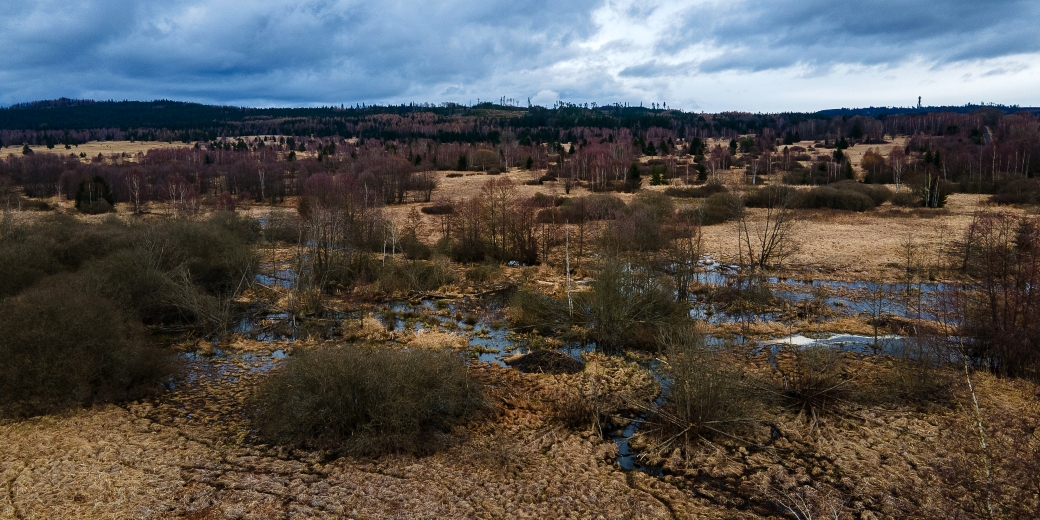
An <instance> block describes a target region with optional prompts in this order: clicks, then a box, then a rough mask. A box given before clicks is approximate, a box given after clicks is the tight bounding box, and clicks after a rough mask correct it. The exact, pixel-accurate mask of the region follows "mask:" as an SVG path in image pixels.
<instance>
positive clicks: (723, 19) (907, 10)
mask: <svg viewBox="0 0 1040 520" xmlns="http://www.w3.org/2000/svg"><path fill="white" fill-rule="evenodd" d="M683 18H684V23H682V24H681V25H679V26H678V27H677V28H676V30H677V32H678V33H679V34H680V35H681V36H680V37H679V38H677V39H674V40H671V41H667V42H663V43H662V44H661V45H660V50H661V51H663V52H677V51H678V50H680V49H683V48H687V47H689V46H691V45H694V44H699V43H706V42H707V43H710V44H712V45H713V46H714V47H716V48H718V49H720V50H721V51H722V53H721V55H720V56H718V57H714V58H710V59H707V60H704V61H703V63H702V65H701V71H702V72H718V71H723V70H746V71H760V70H769V69H776V68H784V67H789V66H792V65H796V64H799V65H810V66H817V67H820V66H822V67H827V66H830V65H833V64H839V63H854V64H863V65H887V64H898V63H901V62H904V61H906V60H907V59H911V58H922V59H924V60H925V61H928V62H932V63H936V64H947V63H954V62H960V61H968V60H975V59H985V58H995V57H1002V56H1007V55H1011V54H1017V53H1031V52H1037V51H1040V38H1037V37H1036V32H1035V24H1036V21H1037V20H1040V3H1037V2H1035V1H1032V0H1028V1H1027V0H994V1H989V2H978V1H977V0H942V1H934V0H910V1H900V2H896V1H891V0H864V1H860V2H835V1H833V0H801V1H798V2H783V3H781V2H759V1H742V2H731V3H712V4H710V5H699V6H696V7H693V8H690V9H688V10H687V11H686V12H685V13H684V16H683Z"/></svg>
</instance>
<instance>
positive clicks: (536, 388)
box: [0, 363, 749, 518]
mask: <svg viewBox="0 0 1040 520" xmlns="http://www.w3.org/2000/svg"><path fill="white" fill-rule="evenodd" d="M611 367H613V364H611V363H607V364H606V365H605V366H604V369H605V370H606V371H605V372H604V373H603V378H602V380H603V382H604V383H606V382H608V381H613V380H615V379H617V380H618V381H628V380H629V378H626V377H621V376H614V375H610V374H614V372H617V371H618V370H620V368H619V367H614V368H611ZM473 370H474V372H475V375H476V376H477V377H478V378H480V379H481V380H483V381H484V382H485V383H488V384H489V385H491V388H492V389H493V390H492V394H493V395H492V399H493V400H494V402H495V404H496V406H495V409H496V410H497V412H495V416H494V418H493V419H492V420H491V421H490V422H487V423H483V424H475V425H474V426H473V427H471V428H470V429H464V430H460V431H457V432H455V437H456V438H458V439H459V443H458V444H457V445H455V446H453V447H451V448H450V449H448V450H447V451H445V452H442V453H438V454H436V455H432V456H429V457H425V458H414V457H410V456H387V457H382V458H380V459H376V460H369V459H354V458H342V459H335V460H328V461H327V460H324V459H323V458H322V457H321V456H320V454H309V453H290V452H286V451H283V450H279V449H273V448H268V447H266V446H256V445H252V444H249V443H248V442H245V441H243V440H242V437H235V436H233V435H229V434H230V433H231V432H232V431H234V430H241V429H243V428H244V427H245V426H244V424H243V423H242V422H241V420H240V419H236V417H237V416H236V415H235V414H227V413H225V410H227V409H228V408H233V407H234V406H235V404H236V403H239V402H240V401H241V399H242V398H243V396H242V393H243V392H244V391H245V390H244V389H245V388H248V387H249V384H250V381H252V380H255V379H256V378H257V377H262V376H258V375H256V374H254V373H250V372H249V371H248V370H247V371H245V372H242V371H234V372H233V374H232V377H236V378H240V380H239V384H238V385H235V386H234V390H232V387H230V386H228V385H227V384H223V383H218V382H215V381H211V382H210V383H211V384H210V383H203V384H198V385H195V386H193V387H191V388H185V389H179V390H177V391H175V392H173V393H172V394H170V395H167V396H164V397H163V398H161V399H160V400H159V401H157V402H149V403H138V404H133V405H129V406H126V407H116V406H106V407H101V408H97V409H93V410H83V411H80V412H78V413H74V414H70V415H67V416H61V417H44V418H39V419H35V420H31V421H24V422H18V423H9V424H4V425H0V437H2V438H3V439H4V441H5V442H4V443H3V444H2V445H0V477H2V482H3V484H4V485H5V489H4V493H3V498H2V499H0V504H2V505H0V518H55V517H62V518H85V517H90V518H173V517H187V518H283V517H293V518H297V517H301V518H302V517H307V518H340V517H353V518H416V517H422V518H433V517H437V518H447V517H450V518H460V517H464V518H471V517H482V518H489V517H490V518H505V517H511V518H590V517H599V518H632V517H640V518H667V517H671V516H673V514H674V513H678V514H681V515H682V516H689V515H710V516H714V517H725V518H747V517H749V515H746V514H740V513H727V512H725V511H721V510H718V509H717V508H714V507H713V506H711V504H710V503H708V501H706V500H704V499H700V498H696V497H693V496H690V495H685V494H683V493H681V492H679V491H678V490H677V489H676V488H675V487H674V486H672V485H669V484H666V483H663V482H661V481H657V480H654V479H651V478H649V477H646V476H644V475H635V474H627V473H624V472H622V471H620V470H619V469H618V468H617V467H616V466H615V465H614V463H613V457H614V456H615V454H616V447H615V446H614V444H613V443H612V442H610V441H606V440H603V439H602V438H598V437H596V436H595V435H594V434H593V433H592V432H585V433H580V432H572V431H567V430H564V429H561V428H559V427H558V426H555V425H554V424H552V423H551V422H549V421H547V418H548V416H547V415H546V410H547V409H548V407H549V405H550V403H551V401H550V397H551V395H553V394H552V389H553V388H555V386H556V385H557V384H558V383H556V382H554V381H556V380H555V379H552V378H551V377H550V376H543V375H538V374H520V373H517V372H515V371H511V370H507V369H502V368H498V367H493V366H475V367H474V368H473ZM240 387H242V389H241V390H240V389H239V388H240Z"/></svg>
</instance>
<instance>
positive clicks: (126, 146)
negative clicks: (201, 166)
mask: <svg viewBox="0 0 1040 520" xmlns="http://www.w3.org/2000/svg"><path fill="white" fill-rule="evenodd" d="M192 146H195V143H194V142H192V143H181V142H178V141H174V142H172V143H166V142H162V141H134V142H130V141H90V142H88V143H83V144H81V145H73V146H72V149H70V150H66V149H65V145H61V144H56V145H54V148H47V147H46V146H44V145H36V146H30V147H29V148H30V149H31V150H32V151H33V153H51V154H57V155H69V154H70V153H71V154H73V155H76V156H77V157H78V156H79V154H80V153H85V154H87V157H86V159H85V160H88V161H89V160H91V159H93V158H95V157H97V155H98V154H99V153H100V154H102V155H104V156H105V159H108V158H109V156H110V155H112V154H123V153H125V154H127V155H130V158H131V159H132V158H133V156H134V155H136V154H138V153H147V152H148V150H152V149H156V148H190V147H192ZM9 153H13V154H15V155H20V154H21V153H22V147H21V146H9V147H6V148H4V149H3V151H2V152H0V154H2V155H3V156H5V157H6V156H7V154H9Z"/></svg>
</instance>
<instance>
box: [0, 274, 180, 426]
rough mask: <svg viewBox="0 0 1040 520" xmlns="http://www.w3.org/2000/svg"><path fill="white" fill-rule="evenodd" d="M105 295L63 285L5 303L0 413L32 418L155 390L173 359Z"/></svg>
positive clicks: (0, 321)
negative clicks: (151, 342) (144, 336)
mask: <svg viewBox="0 0 1040 520" xmlns="http://www.w3.org/2000/svg"><path fill="white" fill-rule="evenodd" d="M141 338H142V335H141V329H140V327H139V326H137V325H135V324H134V322H132V321H131V320H129V319H127V317H126V316H125V315H124V314H123V312H122V311H121V310H120V308H119V306H118V305H117V304H116V303H115V302H113V301H111V300H107V299H105V298H102V297H99V296H96V295H92V294H89V293H84V292H79V291H73V290H69V289H68V288H66V287H62V286H60V285H58V284H55V285H53V286H41V287H34V288H32V289H29V290H27V291H25V292H24V293H23V294H21V295H19V296H16V297H11V298H7V299H5V300H3V301H2V302H0V359H2V360H3V365H2V368H0V416H7V417H28V416H33V415H40V414H47V413H54V412H57V411H61V410H64V409H68V408H72V407H76V406H83V405H89V404H92V403H99V402H109V401H118V400H125V399H136V398H139V397H142V396H144V395H146V394H148V393H150V392H152V391H155V390H158V389H159V388H160V387H161V385H160V383H161V381H162V379H163V378H164V377H165V376H166V375H167V374H169V373H170V371H171V367H172V365H171V359H170V357H169V355H168V354H165V353H164V352H163V351H162V350H160V349H159V348H157V347H154V346H150V345H148V344H146V343H145V342H143V341H142V339H141Z"/></svg>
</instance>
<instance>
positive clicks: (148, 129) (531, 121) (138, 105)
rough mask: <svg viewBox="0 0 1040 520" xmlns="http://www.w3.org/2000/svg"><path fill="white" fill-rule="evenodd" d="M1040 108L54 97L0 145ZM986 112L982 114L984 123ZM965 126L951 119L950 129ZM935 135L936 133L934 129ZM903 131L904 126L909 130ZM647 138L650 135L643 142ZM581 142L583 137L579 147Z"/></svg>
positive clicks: (861, 129)
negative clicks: (258, 102)
mask: <svg viewBox="0 0 1040 520" xmlns="http://www.w3.org/2000/svg"><path fill="white" fill-rule="evenodd" d="M1037 110H1040V109H1023V108H1020V107H1016V106H990V105H987V106H981V105H966V106H963V107H938V108H935V107H929V108H922V109H917V108H876V107H871V108H860V109H846V108H843V109H834V110H824V111H820V112H815V113H796V112H788V113H777V114H752V113H747V112H723V113H718V114H705V113H690V112H683V111H681V110H671V109H666V108H661V107H658V106H652V107H632V106H626V105H622V104H614V105H606V106H597V105H596V104H572V103H559V104H557V105H554V106H553V107H552V108H545V107H540V106H534V107H517V106H511V105H499V104H493V103H481V104H478V105H475V106H463V105H458V104H454V103H442V104H439V105H434V104H430V103H419V104H416V103H410V104H403V105H387V106H361V105H355V106H353V107H347V106H343V105H341V106H338V107H336V106H328V107H311V108H245V107H232V106H217V105H203V104H198V103H185V102H179V101H169V100H157V101H147V102H146V101H92V100H71V99H65V98H62V99H57V100H50V101H36V102H32V103H21V104H17V105H13V106H11V107H8V108H2V109H0V145H3V146H11V145H21V144H23V143H25V144H48V145H55V144H78V143H83V142H86V141H92V140H140V141H184V142H192V141H212V140H214V139H219V138H223V137H239V136H249V135H295V136H309V137H310V136H313V137H317V138H326V137H340V138H352V137H360V138H375V139H381V140H402V139H404V140H408V139H432V140H434V141H437V142H460V143H478V142H490V143H493V144H497V143H498V142H499V139H500V137H503V136H508V135H511V136H513V137H515V138H517V139H519V140H521V141H524V140H525V139H527V140H530V142H534V143H551V142H561V141H562V142H573V141H574V140H575V139H574V136H576V135H578V136H580V135H583V134H584V133H585V132H584V130H587V129H601V130H602V129H612V130H617V129H627V130H628V131H629V132H630V133H631V134H632V135H634V136H639V137H641V138H643V139H645V138H647V137H650V138H653V137H654V136H656V133H658V132H657V131H655V130H654V129H660V130H661V131H664V132H666V133H668V134H669V135H674V136H676V137H679V138H692V137H700V138H707V137H722V138H733V137H736V136H739V135H745V134H758V135H763V134H765V133H769V132H770V131H771V133H772V135H773V136H775V137H784V138H785V140H790V139H788V137H789V136H788V134H790V136H800V137H801V138H803V139H815V138H820V139H826V138H827V137H828V136H829V135H848V136H852V137H855V138H859V137H861V136H866V137H870V138H876V139H879V140H880V139H882V138H883V133H884V132H901V131H902V130H903V129H904V128H903V127H906V126H907V123H905V121H904V120H911V119H912V120H914V122H913V124H912V128H920V127H921V125H922V121H925V120H926V119H927V120H929V121H925V122H924V123H923V124H924V125H925V126H934V127H935V128H936V129H938V131H945V129H946V128H947V127H949V126H950V122H949V121H948V120H946V118H940V119H942V120H941V121H940V119H936V115H939V114H957V115H962V116H963V115H970V114H974V115H977V116H980V117H982V118H986V117H988V118H990V119H992V118H993V117H994V116H996V117H999V116H1000V115H1003V114H1007V113H1013V112H1030V113H1035V112H1036V111H1037ZM987 114H988V116H987ZM965 123H968V124H969V125H971V126H974V125H973V124H972V122H970V121H957V122H956V123H953V124H956V125H962V126H963V125H964V124H965ZM940 127H941V128H940ZM908 128H909V127H908ZM648 134H649V135H648ZM579 140H580V139H579Z"/></svg>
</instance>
